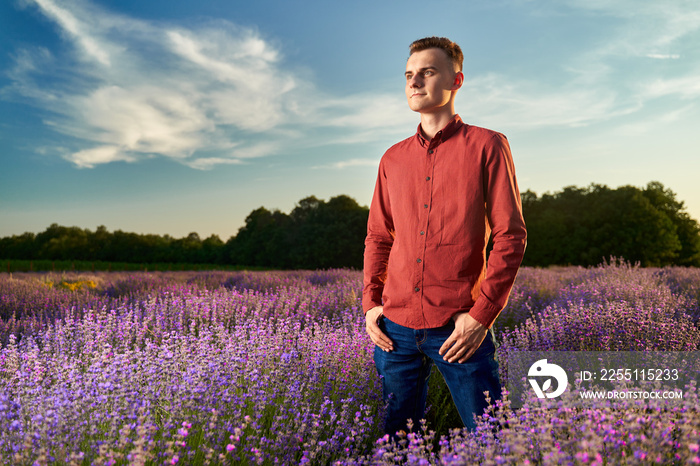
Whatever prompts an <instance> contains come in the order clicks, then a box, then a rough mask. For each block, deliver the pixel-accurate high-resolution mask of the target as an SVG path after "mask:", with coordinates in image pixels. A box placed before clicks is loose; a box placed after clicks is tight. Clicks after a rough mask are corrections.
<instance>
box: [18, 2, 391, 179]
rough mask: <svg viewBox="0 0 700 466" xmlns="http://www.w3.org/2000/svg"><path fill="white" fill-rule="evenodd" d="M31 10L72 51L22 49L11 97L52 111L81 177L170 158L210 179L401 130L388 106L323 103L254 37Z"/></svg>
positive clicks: (72, 11) (51, 6)
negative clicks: (226, 170)
mask: <svg viewBox="0 0 700 466" xmlns="http://www.w3.org/2000/svg"><path fill="white" fill-rule="evenodd" d="M23 3H24V4H26V6H28V7H30V8H36V9H38V11H39V12H41V13H42V14H43V15H44V16H45V17H46V18H48V19H50V20H51V21H53V23H54V24H55V25H56V27H57V29H58V32H59V34H60V35H61V37H62V38H63V39H64V42H65V45H68V46H69V48H68V50H67V51H66V50H65V48H59V49H58V50H59V52H58V53H60V54H61V56H60V57H56V56H54V55H52V54H51V52H49V50H48V49H47V48H41V49H28V48H27V49H23V50H19V51H17V52H16V53H15V66H14V68H13V69H12V70H10V71H9V73H8V76H9V77H10V78H11V80H12V82H13V84H12V85H11V86H10V87H9V88H6V89H5V92H4V93H5V94H6V95H7V94H8V93H9V94H14V95H16V96H19V97H20V98H22V99H23V100H24V101H26V100H30V101H32V102H33V103H34V105H36V106H38V107H40V108H43V109H44V110H45V111H46V112H47V116H46V117H45V123H46V124H47V125H49V126H51V127H52V128H53V129H55V130H56V131H58V132H60V133H62V134H65V135H68V136H71V137H72V140H73V141H74V142H73V145H74V148H73V149H71V150H69V151H68V152H63V153H62V156H63V157H65V158H66V159H68V160H69V161H71V162H72V163H74V164H75V165H76V166H78V167H83V168H90V167H94V166H96V165H99V164H105V163H109V162H115V161H126V162H135V161H139V160H142V159H144V158H150V157H154V156H164V157H168V158H171V159H173V160H176V161H178V162H180V163H183V164H186V165H189V166H191V167H193V168H197V169H208V168H211V167H213V166H215V165H217V164H231V163H241V162H242V161H243V160H245V159H250V158H255V157H264V156H267V155H271V154H280V153H281V152H282V150H285V151H289V150H290V149H293V148H294V147H295V146H296V147H302V146H304V145H308V142H304V133H305V131H306V129H308V128H310V127H311V128H313V127H316V128H317V127H324V126H325V127H338V126H343V127H345V128H347V129H348V132H349V133H350V134H352V133H353V132H356V133H358V134H359V133H362V134H363V135H364V136H366V135H367V131H368V130H374V131H381V129H382V128H391V127H394V126H396V125H397V124H398V123H399V122H397V121H396V119H395V118H394V119H391V118H388V114H389V112H393V111H394V110H395V107H396V105H388V106H387V105H386V104H385V101H387V99H386V98H382V97H381V96H378V97H377V96H358V97H355V96H346V97H343V98H338V97H333V96H328V95H323V93H322V92H320V91H319V90H318V89H317V88H316V87H315V86H314V85H313V83H311V82H309V81H308V80H306V79H301V78H299V77H298V75H297V74H295V72H294V71H293V70H290V69H287V68H285V67H284V66H283V65H282V64H281V63H282V60H281V52H280V51H279V50H278V49H276V48H275V47H274V46H272V45H271V44H270V43H269V41H266V40H265V39H264V38H263V37H262V36H261V35H260V34H259V33H258V32H257V31H255V30H253V29H250V28H243V27H240V26H237V25H235V24H233V23H230V22H227V21H224V20H216V21H211V22H208V23H206V24H201V25H200V26H198V27H189V28H185V27H183V26H180V25H167V24H162V23H154V22H147V21H142V20H137V19H134V18H127V17H124V16H120V15H118V14H114V13H111V12H109V11H106V10H104V9H101V8H98V7H96V6H95V5H92V4H90V3H88V2H86V1H81V0H65V1H62V2H58V1H56V0H24V2H23ZM57 76H58V77H59V78H56V77H57ZM358 99H359V100H364V101H366V102H367V103H366V105H357V103H354V104H351V103H350V102H351V101H357V100H358ZM389 100H391V99H389ZM358 109H359V110H358ZM263 133H264V135H263ZM327 142H328V143H335V142H336V141H333V140H332V139H329V140H328V141H327ZM314 143H315V144H318V143H319V141H315V142H314ZM320 143H323V142H322V141H321V142H320Z"/></svg>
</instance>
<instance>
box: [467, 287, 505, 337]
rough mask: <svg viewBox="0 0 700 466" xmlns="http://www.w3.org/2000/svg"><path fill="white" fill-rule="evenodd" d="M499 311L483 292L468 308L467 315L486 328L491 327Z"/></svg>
mask: <svg viewBox="0 0 700 466" xmlns="http://www.w3.org/2000/svg"><path fill="white" fill-rule="evenodd" d="M500 313H501V308H500V307H499V306H497V305H495V304H493V303H492V302H491V301H490V300H489V299H488V298H487V297H486V296H484V295H483V294H482V295H481V296H479V298H478V299H477V300H476V302H475V303H474V306H473V307H472V308H471V309H470V310H469V315H470V316H472V317H473V318H474V320H476V321H477V322H479V323H480V324H481V325H483V326H484V327H486V328H489V329H490V328H491V326H492V325H493V323H494V322H495V321H496V317H498V314H500Z"/></svg>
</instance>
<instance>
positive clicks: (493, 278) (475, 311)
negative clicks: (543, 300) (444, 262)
mask: <svg viewBox="0 0 700 466" xmlns="http://www.w3.org/2000/svg"><path fill="white" fill-rule="evenodd" d="M492 142H493V145H492V147H491V149H490V150H489V151H488V155H487V158H486V166H485V167H484V191H485V193H486V216H487V219H488V222H489V225H490V226H491V239H492V240H493V249H492V250H491V253H490V255H489V259H488V266H487V268H486V278H485V279H484V281H483V282H482V283H481V290H480V293H479V297H478V298H477V300H476V302H475V303H474V306H473V307H472V308H471V310H470V311H469V315H471V316H472V317H473V318H474V319H475V320H476V321H478V322H479V323H481V324H482V325H483V326H484V327H486V328H490V327H491V325H493V322H494V321H495V320H496V317H498V314H499V313H500V312H501V310H502V309H503V308H504V307H505V305H506V302H507V301H508V296H509V295H510V290H511V288H512V287H513V282H514V281H515V276H516V275H517V273H518V269H519V268H520V263H521V262H522V260H523V255H524V253H525V245H526V242H527V232H526V230H525V221H524V220H523V211H522V204H521V201H520V191H519V190H518V183H517V181H516V179H515V167H514V165H513V157H512V155H511V152H510V146H509V145H508V140H507V139H506V138H505V136H503V135H502V134H496V135H495V136H494V137H493V140H492Z"/></svg>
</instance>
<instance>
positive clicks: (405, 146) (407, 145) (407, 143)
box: [382, 134, 420, 160]
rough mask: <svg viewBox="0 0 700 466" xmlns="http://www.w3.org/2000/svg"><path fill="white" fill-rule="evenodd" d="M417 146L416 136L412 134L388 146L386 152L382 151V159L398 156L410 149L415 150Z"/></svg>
mask: <svg viewBox="0 0 700 466" xmlns="http://www.w3.org/2000/svg"><path fill="white" fill-rule="evenodd" d="M418 146H420V143H419V142H418V136H417V135H416V134H413V135H411V136H409V137H407V138H406V139H403V140H401V141H399V142H397V143H396V144H394V145H393V146H391V147H389V148H388V149H387V150H386V152H384V156H383V157H382V159H384V160H386V159H391V158H392V157H396V156H400V155H402V154H405V153H406V152H408V151H410V150H415V149H416V148H417V147H418Z"/></svg>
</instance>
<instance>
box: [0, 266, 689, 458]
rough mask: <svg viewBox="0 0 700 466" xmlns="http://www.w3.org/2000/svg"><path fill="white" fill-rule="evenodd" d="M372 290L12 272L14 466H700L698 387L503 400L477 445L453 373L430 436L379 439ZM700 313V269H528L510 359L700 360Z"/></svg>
mask: <svg viewBox="0 0 700 466" xmlns="http://www.w3.org/2000/svg"><path fill="white" fill-rule="evenodd" d="M360 291H361V273H360V272H356V271H349V270H328V271H315V272H314V271H291V272H207V273H204V272H199V273H197V272H173V273H165V272H163V273H159V272H150V273H116V272H114V273H91V274H63V275H58V274H39V273H36V274H30V273H27V274H13V275H8V274H0V347H1V350H0V462H1V463H2V464H12V465H34V464H38V465H42V464H71V465H91V464H94V465H114V464H154V465H156V464H157V465H160V464H187V465H189V464H241V465H248V464H270V465H272V464H314V465H315V464H339V465H368V464H415V465H427V464H445V465H448V464H531V465H535V464H601V465H602V464H679V465H681V464H700V451H699V449H700V446H699V445H700V401H699V400H698V393H697V391H696V387H695V386H694V385H689V386H687V387H686V390H685V396H684V398H683V400H682V401H677V400H674V401H673V402H668V401H663V400H651V401H649V400H646V401H638V400H630V401H624V402H618V403H615V404H611V403H607V404H606V403H602V402H601V403H599V404H598V405H595V406H591V405H590V404H584V403H583V402H582V401H581V400H580V399H579V398H578V397H577V396H576V389H573V390H571V391H568V392H567V393H566V394H565V395H564V396H563V397H562V398H559V399H557V400H556V401H555V400H547V401H548V402H547V403H542V402H540V400H538V399H536V398H535V399H532V400H530V401H528V402H527V403H526V404H525V406H524V407H522V408H519V409H513V408H511V406H510V403H509V401H508V400H507V398H506V400H505V401H499V402H497V403H496V404H494V405H493V406H492V409H491V410H490V411H489V412H487V413H484V415H483V416H481V417H480V418H479V419H478V422H479V427H478V429H477V431H476V432H472V433H469V432H465V431H462V430H459V429H453V430H449V431H448V427H449V424H450V422H451V421H450V420H451V419H454V417H455V413H454V410H453V408H452V406H451V404H450V402H449V395H447V392H446V391H445V388H444V385H441V379H440V378H439V374H437V375H436V376H434V377H432V378H431V384H432V386H431V390H432V393H431V396H430V400H429V404H430V408H429V411H428V414H427V418H428V424H427V425H424V424H423V425H421V424H420V423H419V422H416V423H415V426H414V429H413V432H410V433H408V434H406V435H404V436H403V437H402V439H401V440H399V441H398V442H395V441H390V440H389V439H388V438H386V437H382V426H381V419H382V409H383V407H382V401H381V388H380V385H379V380H378V377H377V375H376V371H375V369H374V363H373V361H372V351H373V348H372V345H371V342H370V341H369V338H368V337H367V336H366V334H365V332H364V317H363V315H362V312H361V310H360V303H359V297H360ZM699 298H700V270H698V269H684V268H664V269H642V268H637V267H633V266H630V265H629V264H626V263H624V262H616V261H613V262H612V263H610V264H604V265H603V266H600V267H596V268H590V269H584V268H573V267H571V268H555V269H545V270H542V269H528V268H525V269H522V270H521V272H520V274H519V276H518V279H517V281H516V285H515V287H514V290H513V294H512V297H511V300H510V303H509V304H508V306H507V308H506V309H505V310H504V311H503V313H502V314H501V316H500V317H499V319H498V320H497V322H496V327H495V329H496V335H497V340H498V341H499V342H500V344H501V345H500V347H499V350H498V351H499V358H501V357H503V358H506V357H507V354H508V352H509V351H517V350H571V351H587V350H611V351H617V350H655V351H661V350H671V351H696V350H700V331H699V324H698V322H699V320H700V306H699V304H698V301H699ZM502 369H503V367H502ZM446 397H447V398H446ZM436 432H437V433H436ZM443 433H444V434H445V435H441V434H443Z"/></svg>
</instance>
